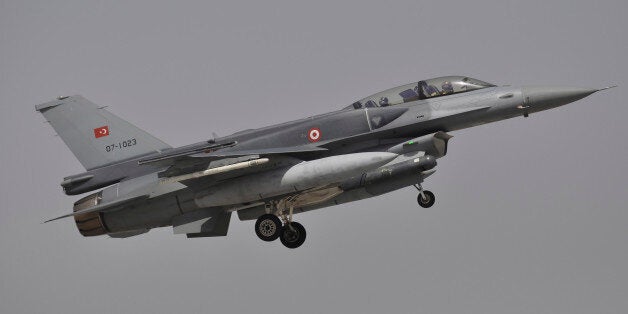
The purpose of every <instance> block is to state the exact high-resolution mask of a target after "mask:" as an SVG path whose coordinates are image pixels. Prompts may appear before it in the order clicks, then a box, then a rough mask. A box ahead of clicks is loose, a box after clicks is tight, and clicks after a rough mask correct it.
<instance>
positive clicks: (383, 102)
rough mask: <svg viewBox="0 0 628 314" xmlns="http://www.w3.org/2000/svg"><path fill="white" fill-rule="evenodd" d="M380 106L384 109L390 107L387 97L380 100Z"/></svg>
mask: <svg viewBox="0 0 628 314" xmlns="http://www.w3.org/2000/svg"><path fill="white" fill-rule="evenodd" d="M379 105H380V106H382V107H385V106H388V98H387V97H386V96H384V97H382V98H380V99H379Z"/></svg>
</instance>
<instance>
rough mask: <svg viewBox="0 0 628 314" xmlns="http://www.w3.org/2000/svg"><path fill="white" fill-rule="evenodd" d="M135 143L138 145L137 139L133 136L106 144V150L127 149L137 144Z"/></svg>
mask: <svg viewBox="0 0 628 314" xmlns="http://www.w3.org/2000/svg"><path fill="white" fill-rule="evenodd" d="M135 145H137V140H135V139H134V138H132V139H128V140H124V141H122V142H118V143H114V144H111V145H106V146H105V150H106V151H107V152H112V151H114V150H118V149H125V148H128V147H131V146H135Z"/></svg>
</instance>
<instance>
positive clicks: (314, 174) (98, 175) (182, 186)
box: [35, 76, 610, 248]
mask: <svg viewBox="0 0 628 314" xmlns="http://www.w3.org/2000/svg"><path fill="white" fill-rule="evenodd" d="M607 88H610V87H606V88H601V89H594V88H577V87H559V86H520V87H517V86H496V85H493V84H490V83H486V82H483V81H480V80H477V79H474V78H471V77H465V76H444V77H438V78H432V79H427V80H421V81H418V82H413V83H411V84H407V85H403V86H399V87H395V88H392V89H388V90H385V91H383V92H379V93H376V94H373V95H371V96H369V97H366V98H363V99H361V100H359V101H356V102H354V103H353V104H351V105H349V106H347V107H345V108H343V109H340V110H338V111H334V112H330V113H325V114H321V115H318V116H313V117H309V118H305V119H301V120H295V121H291V122H286V123H282V124H278V125H272V126H268V127H264V128H259V129H254V130H245V131H241V132H237V133H234V134H232V135H229V136H224V137H218V138H211V139H208V140H207V141H203V142H200V143H195V144H191V145H187V146H183V147H177V148H173V147H171V146H170V145H168V144H166V143H164V142H162V141H161V140H159V139H157V138H155V137H154V136H152V135H150V134H148V133H146V132H145V131H143V130H141V129H139V128H137V127H136V126H134V125H132V124H130V123H129V122H127V121H125V120H123V119H121V118H119V117H117V116H115V115H113V114H111V113H110V112H109V111H107V110H105V107H103V106H99V105H96V104H94V103H92V102H90V101H88V100H87V99H85V98H83V97H81V96H78V95H76V96H68V97H58V98H57V99H55V100H52V101H49V102H46V103H43V104H40V105H37V106H36V107H35V109H36V111H38V112H40V113H41V114H42V115H43V116H44V117H45V119H46V121H47V122H48V123H50V125H52V127H53V128H54V130H55V131H56V132H57V134H58V135H59V137H61V139H62V140H63V141H64V142H65V144H66V145H67V146H68V148H69V149H70V150H71V151H72V153H73V154H74V155H75V156H76V158H77V159H78V160H79V162H80V163H81V164H82V165H83V166H84V167H85V169H86V171H85V172H83V173H80V174H76V175H71V176H68V177H65V178H64V179H63V182H61V187H63V190H64V191H65V193H66V194H67V195H78V194H83V193H87V192H91V191H95V190H99V189H100V190H99V191H97V192H95V193H93V194H90V195H87V196H85V197H83V198H81V199H79V200H78V201H76V202H75V203H74V208H73V212H72V213H69V214H67V215H63V216H61V217H58V218H54V219H51V220H49V221H52V220H57V219H61V218H64V217H73V218H74V220H75V222H76V226H77V228H78V230H79V232H80V233H81V234H82V235H83V236H86V237H91V236H99V235H109V236H110V237H113V238H125V237H131V236H135V235H139V234H142V233H145V232H148V231H149V230H150V229H152V228H157V227H166V226H172V227H173V230H174V233H175V234H186V235H187V237H188V238H195V237H216V236H225V235H227V231H228V228H229V223H230V218H231V214H232V213H233V212H237V214H238V217H239V219H240V220H256V222H255V233H256V234H257V236H258V237H259V238H260V239H261V240H263V241H274V240H276V239H278V238H279V239H280V240H281V243H282V244H283V245H284V246H286V247H288V248H297V247H299V246H301V245H302V244H303V243H304V241H305V238H306V231H305V228H304V227H303V225H301V224H300V223H298V222H296V221H294V220H293V215H295V214H298V213H302V212H305V211H310V210H314V209H319V208H324V207H329V206H335V205H339V204H343V203H347V202H353V201H357V200H362V199H366V198H370V197H374V196H378V195H382V194H385V193H388V192H391V191H394V190H397V189H401V188H404V187H410V186H414V187H415V188H416V189H417V190H418V195H417V202H418V205H420V206H421V207H424V208H428V207H431V206H432V205H434V202H435V200H436V199H435V196H434V193H432V192H430V191H428V190H425V189H423V187H422V183H423V182H424V181H425V179H426V178H428V177H429V176H430V175H432V174H434V172H435V171H436V160H437V159H439V158H442V157H444V156H445V155H446V154H447V146H448V141H449V139H450V138H451V137H452V136H451V135H450V134H449V133H448V132H452V131H457V130H461V129H465V128H469V127H473V126H477V125H481V124H486V123H489V122H494V121H499V120H504V119H509V118H514V117H520V116H523V117H528V115H529V114H531V113H535V112H539V111H543V110H547V109H551V108H556V107H559V106H562V105H565V104H568V103H571V102H574V101H576V100H579V99H581V98H584V97H586V96H588V95H591V94H593V93H595V92H598V91H601V90H604V89H607Z"/></svg>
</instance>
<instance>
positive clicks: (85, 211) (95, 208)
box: [44, 195, 149, 223]
mask: <svg viewBox="0 0 628 314" xmlns="http://www.w3.org/2000/svg"><path fill="white" fill-rule="evenodd" d="M148 198H149V195H140V196H133V197H127V198H122V199H119V200H116V201H113V202H109V203H104V204H100V205H96V206H93V207H89V208H86V209H83V210H79V211H76V212H73V213H71V214H67V215H63V216H59V217H57V218H53V219H50V220H46V221H44V223H47V222H51V221H55V220H59V219H63V218H67V217H73V216H76V215H82V214H88V213H93V212H105V211H110V210H113V209H116V208H118V207H121V206H127V205H129V204H131V203H134V202H137V201H140V200H146V199H148Z"/></svg>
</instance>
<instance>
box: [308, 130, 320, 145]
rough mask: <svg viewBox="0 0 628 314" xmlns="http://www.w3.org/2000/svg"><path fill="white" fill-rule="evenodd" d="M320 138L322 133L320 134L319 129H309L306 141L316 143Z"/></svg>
mask: <svg viewBox="0 0 628 314" xmlns="http://www.w3.org/2000/svg"><path fill="white" fill-rule="evenodd" d="M321 136H323V133H321V129H319V128H311V129H310V130H309V131H307V139H308V140H309V141H310V142H312V143H314V142H318V141H319V140H320V139H321Z"/></svg>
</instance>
